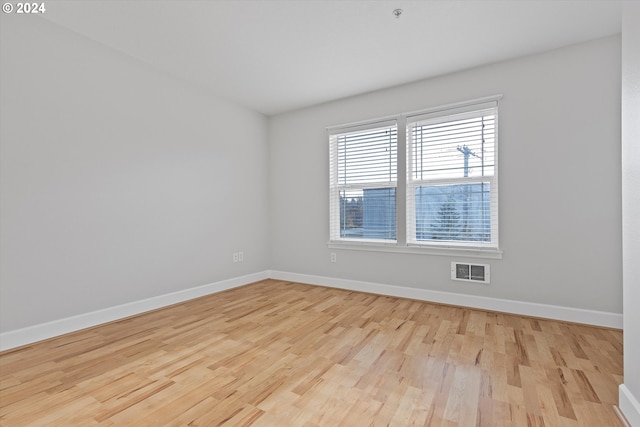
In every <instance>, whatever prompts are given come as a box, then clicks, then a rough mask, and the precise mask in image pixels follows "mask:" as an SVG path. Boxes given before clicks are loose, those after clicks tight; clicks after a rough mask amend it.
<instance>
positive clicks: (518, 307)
mask: <svg viewBox="0 0 640 427" xmlns="http://www.w3.org/2000/svg"><path fill="white" fill-rule="evenodd" d="M269 277H271V278H272V279H277V280H287V281H291V282H300V283H308V284H310V285H320V286H328V287H333V288H340V289H348V290H353V291H361V292H370V293H374V294H380V295H389V296H395V297H402V298H411V299H416V300H422V301H429V302H436V303H441V304H450V305H459V306H463V307H472V308H479V309H483V310H491V311H499V312H504V313H513V314H519V315H524V316H534V317H541V318H546V319H554V320H561V321H564V322H574V323H582V324H586V325H595V326H604V327H608V328H616V329H622V314H619V313H609V312H605V311H595V310H584V309H580V308H572V307H563V306H558V305H548V304H538V303H533V302H525V301H515V300H506V299H499V298H489V297H482V296H475V295H466V294H457V293H453V292H442V291H432V290H427V289H418V288H408V287H403V286H395V285H385V284H381V283H371V282H361V281H357V280H346V279H338V278H334V277H324V276H314V275H308V274H299V273H289V272H285V271H274V270H271V271H270V272H269Z"/></svg>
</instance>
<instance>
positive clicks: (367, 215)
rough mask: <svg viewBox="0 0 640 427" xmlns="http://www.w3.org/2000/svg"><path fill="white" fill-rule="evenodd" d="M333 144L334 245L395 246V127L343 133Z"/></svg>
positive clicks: (370, 127)
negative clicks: (340, 241)
mask: <svg viewBox="0 0 640 427" xmlns="http://www.w3.org/2000/svg"><path fill="white" fill-rule="evenodd" d="M330 140H331V144H330V145H331V150H330V151H331V153H330V155H331V167H330V173H331V188H330V191H331V238H332V240H338V239H357V240H372V241H376V240H380V241H391V242H393V241H395V240H396V185H397V175H398V164H397V163H398V159H397V152H398V130H397V126H396V123H395V121H393V122H391V123H374V124H371V125H368V126H364V127H361V128H357V129H348V130H345V131H341V132H339V133H336V134H332V135H331V136H330Z"/></svg>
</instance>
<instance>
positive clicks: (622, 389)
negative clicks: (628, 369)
mask: <svg viewBox="0 0 640 427" xmlns="http://www.w3.org/2000/svg"><path fill="white" fill-rule="evenodd" d="M618 392H619V394H618V401H619V403H618V407H619V408H620V411H621V412H622V415H624V417H625V418H626V419H627V421H628V422H629V424H630V425H631V427H640V402H639V401H638V399H636V397H635V396H634V395H633V394H632V393H631V390H629V389H628V388H627V386H626V385H624V384H620V386H619V387H618Z"/></svg>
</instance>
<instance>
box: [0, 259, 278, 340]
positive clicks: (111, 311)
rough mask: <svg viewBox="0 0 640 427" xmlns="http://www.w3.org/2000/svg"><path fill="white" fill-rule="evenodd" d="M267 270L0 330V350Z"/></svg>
mask: <svg viewBox="0 0 640 427" xmlns="http://www.w3.org/2000/svg"><path fill="white" fill-rule="evenodd" d="M268 278H269V274H268V272H267V271H262V272H258V273H253V274H248V275H246V276H240V277H234V278H232V279H227V280H221V281H219V282H215V283H210V284H208V285H202V286H197V287H194V288H190V289H185V290H182V291H177V292H172V293H169V294H164V295H159V296H156V297H152V298H147V299H144V300H140V301H134V302H130V303H126V304H122V305H118V306H115V307H109V308H105V309H102V310H97V311H92V312H89V313H84V314H80V315H77V316H72V317H67V318H64V319H59V320H54V321H51V322H47V323H41V324H39V325H34V326H29V327H26V328H22V329H17V330H14V331H9V332H4V333H1V334H0V351H5V350H10V349H12V348H16V347H22V346H24V345H28V344H32V343H35V342H38V341H42V340H45V339H49V338H53V337H56V336H59V335H64V334H68V333H70V332H76V331H79V330H81V329H86V328H90V327H93V326H97V325H101V324H103V323H108V322H113V321H115V320H120V319H124V318H126V317H130V316H135V315H137V314H141V313H144V312H147V311H151V310H156V309H158V308H162V307H167V306H169V305H172V304H178V303H181V302H184V301H188V300H190V299H194V298H199V297H202V296H205V295H209V294H213V293H216V292H221V291H225V290H227V289H233V288H237V287H239V286H244V285H248V284H250V283H253V282H258V281H260V280H264V279H268Z"/></svg>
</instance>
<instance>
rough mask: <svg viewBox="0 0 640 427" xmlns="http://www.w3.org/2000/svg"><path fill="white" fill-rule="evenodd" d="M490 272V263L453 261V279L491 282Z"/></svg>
mask: <svg viewBox="0 0 640 427" xmlns="http://www.w3.org/2000/svg"><path fill="white" fill-rule="evenodd" d="M490 273H491V272H490V268H489V264H469V263H466V262H452V263H451V280H463V281H465V282H478V283H489V279H490V276H491V274H490Z"/></svg>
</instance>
